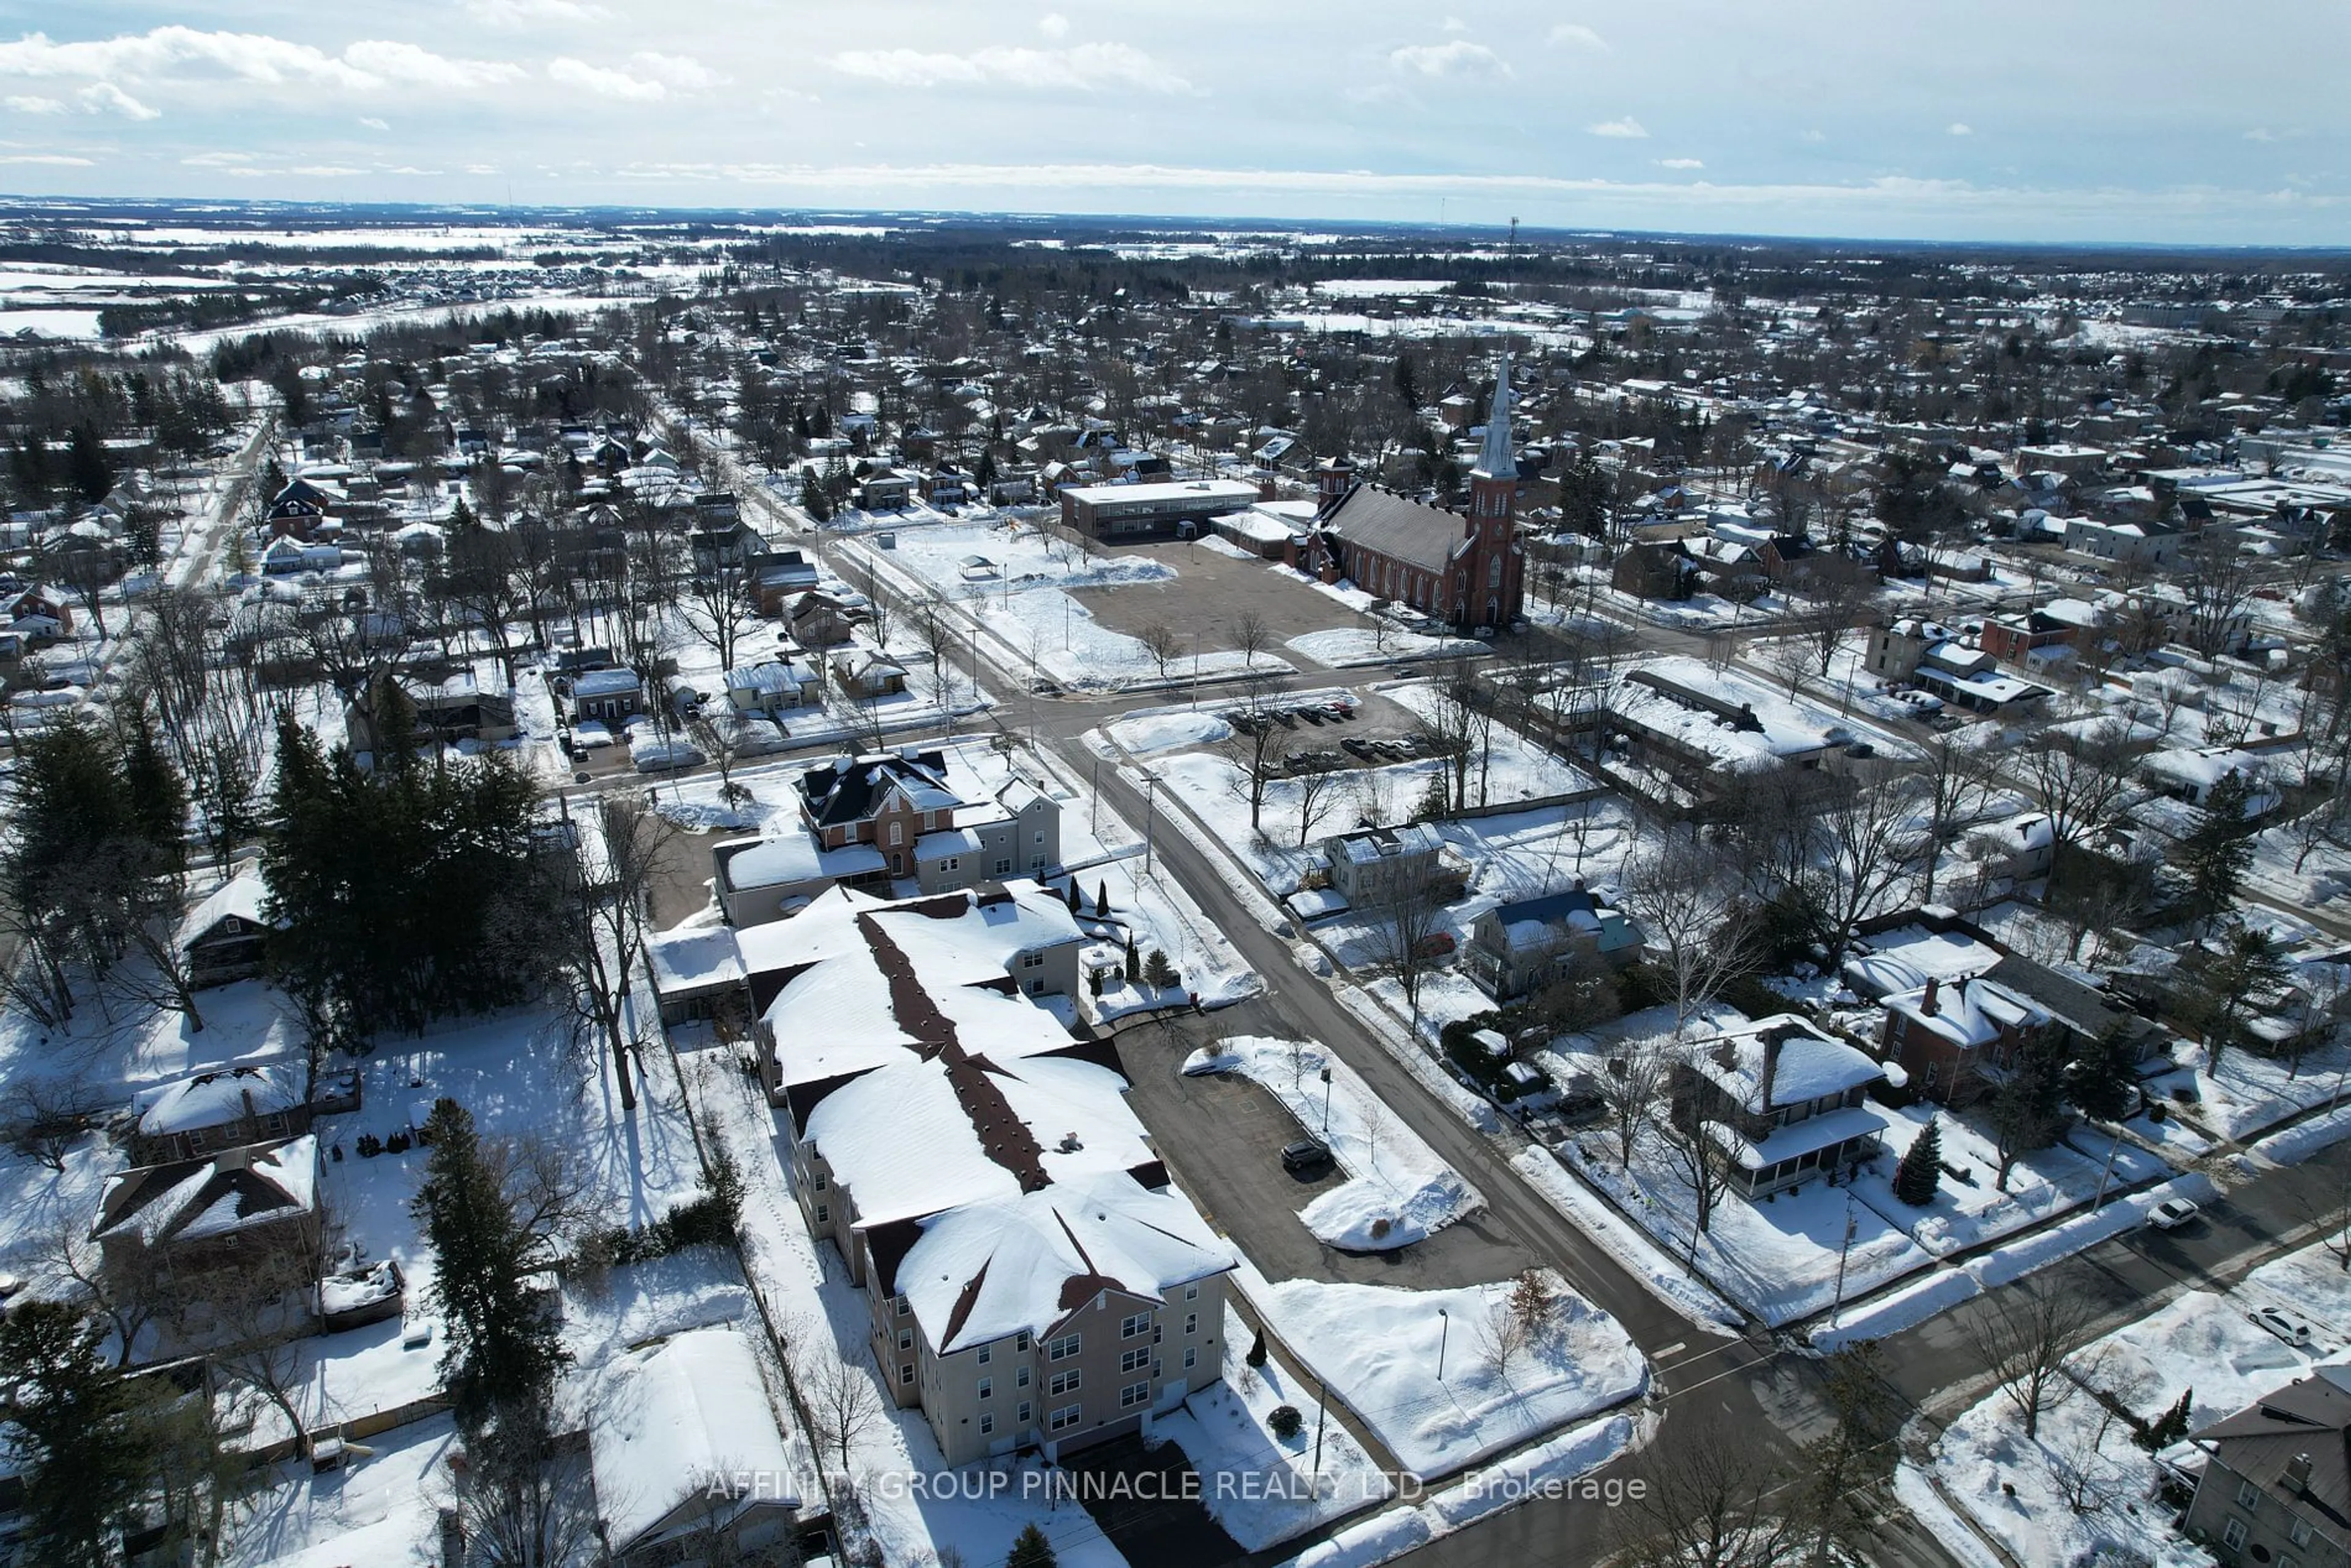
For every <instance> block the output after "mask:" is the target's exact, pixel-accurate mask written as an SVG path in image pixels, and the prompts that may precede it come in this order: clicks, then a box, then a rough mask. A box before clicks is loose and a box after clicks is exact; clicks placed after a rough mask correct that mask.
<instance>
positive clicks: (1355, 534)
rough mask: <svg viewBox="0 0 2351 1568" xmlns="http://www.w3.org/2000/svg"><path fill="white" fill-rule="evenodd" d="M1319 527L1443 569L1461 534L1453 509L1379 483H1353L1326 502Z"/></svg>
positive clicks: (1409, 561) (1420, 564)
mask: <svg viewBox="0 0 2351 1568" xmlns="http://www.w3.org/2000/svg"><path fill="white" fill-rule="evenodd" d="M1322 527H1324V528H1328V529H1329V530H1331V531H1332V533H1335V534H1337V535H1338V536H1339V537H1340V538H1343V539H1344V540H1346V541H1347V542H1348V543H1349V544H1352V545H1360V546H1362V547H1363V548H1364V549H1367V550H1372V551H1374V552H1376V553H1378V554H1380V555H1384V556H1387V557H1390V558H1391V559H1395V560H1400V561H1403V562H1405V564H1406V565H1408V566H1415V567H1418V568H1420V569H1421V570H1424V571H1443V570H1446V568H1447V566H1448V565H1449V564H1450V563H1451V561H1452V559H1453V556H1454V552H1455V551H1456V550H1457V549H1459V548H1460V546H1461V543H1462V540H1463V538H1465V528H1466V525H1465V523H1464V522H1463V519H1462V517H1461V516H1460V514H1458V512H1448V511H1447V510H1446V509H1445V508H1444V507H1437V506H1432V505H1431V504H1429V503H1428V502H1426V501H1422V500H1416V499H1415V498H1414V497H1410V496H1406V495H1403V494H1401V493H1399V492H1397V491H1395V490H1390V489H1386V488H1384V486H1378V485H1358V486H1355V487H1354V488H1353V489H1352V490H1349V491H1348V492H1347V493H1346V494H1345V495H1343V496H1342V497H1339V498H1338V499H1337V500H1336V501H1333V502H1332V503H1331V506H1330V509H1329V510H1327V511H1325V512H1324V513H1323V514H1322Z"/></svg>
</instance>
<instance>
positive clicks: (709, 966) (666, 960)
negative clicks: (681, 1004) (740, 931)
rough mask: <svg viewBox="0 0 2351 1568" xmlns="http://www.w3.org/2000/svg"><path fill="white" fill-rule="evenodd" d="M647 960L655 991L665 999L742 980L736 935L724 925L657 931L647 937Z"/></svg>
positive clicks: (741, 961) (741, 967)
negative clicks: (678, 993) (650, 967)
mask: <svg viewBox="0 0 2351 1568" xmlns="http://www.w3.org/2000/svg"><path fill="white" fill-rule="evenodd" d="M645 958H646V961H647V962H648V963H650V964H651V965H652V966H653V990H654V992H655V993H656V994H658V995H662V996H667V995H669V994H671V993H673V992H676V991H690V990H698V989H700V988H703V987H705V986H718V985H726V984H728V983H730V982H733V981H737V980H740V979H741V978H742V977H743V957H742V955H741V953H740V952H739V951H737V948H736V946H735V934H734V933H733V932H731V931H728V930H726V928H725V927H723V926H716V927H694V926H687V927H684V928H682V929H679V930H675V931H657V932H654V933H653V935H651V936H647V937H646V938H645Z"/></svg>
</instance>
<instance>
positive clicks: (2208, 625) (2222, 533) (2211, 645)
mask: <svg viewBox="0 0 2351 1568" xmlns="http://www.w3.org/2000/svg"><path fill="white" fill-rule="evenodd" d="M2259 581H2260V580H2259V579H2258V578H2257V577H2256V576H2255V574H2254V571H2253V563H2252V557H2250V556H2248V555H2247V554H2246V553H2245V552H2244V550H2243V549H2242V548H2241V543H2240V541H2239V539H2238V538H2237V530H2236V529H2234V528H2226V527H2220V526H2214V527H2210V528H2205V529H2204V530H2203V531H2202V532H2200V533H2198V534H2196V535H2194V536H2192V537H2191V538H2189V541H2188V546H2187V548H2186V549H2183V550H2182V551H2180V570H2179V591H2180V592H2181V594H2182V595H2184V596H2185V598H2186V601H2187V606H2188V614H2187V618H2186V622H2185V623H2184V624H2183V625H2182V627H2181V632H2182V634H2183V636H2184V637H2185V639H2186V641H2187V643H2188V645H2189V647H2191V648H2193V649H2195V650H2196V651H2197V652H2198V653H2201V654H2203V655H2204V656H2205V657H2206V658H2208V659H2210V658H2215V657H2218V656H2219V655H2220V654H2221V653H2226V652H2227V651H2228V648H2229V643H2230V642H2231V638H2232V637H2233V636H2234V634H2235V632H2236V630H2237V622H2240V621H2241V620H2242V619H2243V618H2244V614H2245V611H2246V608H2247V607H2248V606H2249V605H2251V604H2252V599H2253V590H2254V589H2255V588H2256V587H2257V586H2259Z"/></svg>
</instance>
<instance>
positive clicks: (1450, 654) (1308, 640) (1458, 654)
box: [1282, 626, 1491, 669]
mask: <svg viewBox="0 0 2351 1568" xmlns="http://www.w3.org/2000/svg"><path fill="white" fill-rule="evenodd" d="M1282 646H1283V647H1285V648H1288V649H1289V650H1290V652H1291V653H1297V654H1301V655H1302V656H1303V657H1305V658H1309V659H1311V660H1313V661H1314V663H1316V664H1325V665H1328V666H1330V667H1331V668H1332V669H1340V668H1343V667H1345V666H1347V665H1350V664H1388V663H1391V662H1392V661H1395V660H1398V659H1472V658H1483V657H1484V656H1485V655H1486V654H1487V653H1489V652H1491V650H1490V649H1489V648H1488V647H1487V646H1486V644H1485V643H1479V642H1475V641H1473V640H1471V639H1470V638H1468V637H1431V636H1429V635H1427V634H1426V632H1401V631H1394V630H1390V631H1384V632H1373V631H1371V630H1369V629H1367V628H1364V627H1361V626H1338V627H1333V628H1332V630H1330V631H1328V632H1307V633H1305V634H1304V635H1302V636H1298V637H1292V638H1290V640H1289V641H1288V642H1286V643H1283V644H1282Z"/></svg>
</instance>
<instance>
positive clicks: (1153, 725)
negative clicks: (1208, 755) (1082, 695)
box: [1103, 708, 1233, 757]
mask: <svg viewBox="0 0 2351 1568" xmlns="http://www.w3.org/2000/svg"><path fill="white" fill-rule="evenodd" d="M1103 728H1104V729H1105V730H1106V731H1107V732H1108V734H1109V736H1110V737H1111V738H1112V739H1113V740H1114V741H1116V742H1117V743H1118V745H1119V748H1120V749H1121V750H1123V751H1125V752H1126V753H1128V754H1129V755H1130V756H1134V757H1155V756H1157V755H1158V754H1159V753H1161V752H1163V751H1188V750H1192V749H1194V748H1196V747H1203V746H1215V745H1217V743H1218V742H1220V741H1222V740H1224V739H1226V738H1227V737H1229V736H1230V735H1231V734H1232V733H1233V727H1232V726H1231V725H1229V724H1227V723H1226V722H1225V721H1224V719H1223V718H1222V717H1220V716H1217V714H1215V713H1212V712H1207V711H1205V710H1202V709H1199V708H1174V709H1164V708H1163V709H1153V710H1145V711H1142V712H1137V713H1134V714H1130V715H1128V716H1126V717H1124V718H1123V719H1119V720H1117V721H1115V722H1114V723H1112V724H1109V725H1106V726H1104V727H1103Z"/></svg>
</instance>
